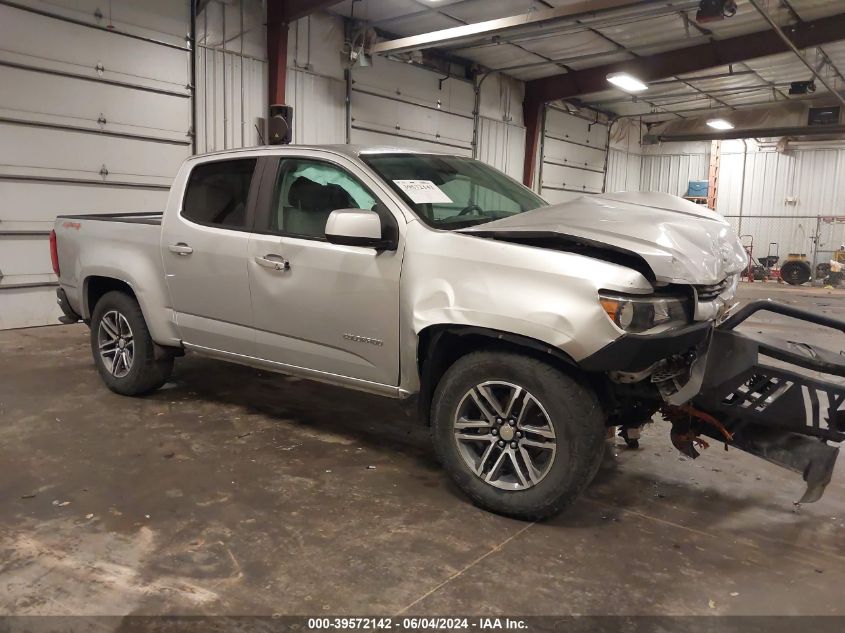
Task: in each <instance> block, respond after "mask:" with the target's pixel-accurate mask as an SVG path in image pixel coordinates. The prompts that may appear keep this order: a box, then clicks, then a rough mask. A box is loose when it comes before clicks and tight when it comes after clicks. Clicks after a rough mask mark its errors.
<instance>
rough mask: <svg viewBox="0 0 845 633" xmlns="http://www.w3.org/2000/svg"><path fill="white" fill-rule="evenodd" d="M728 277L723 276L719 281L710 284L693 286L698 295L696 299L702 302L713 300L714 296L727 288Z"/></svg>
mask: <svg viewBox="0 0 845 633" xmlns="http://www.w3.org/2000/svg"><path fill="white" fill-rule="evenodd" d="M729 279H730V278H729V277H725V278H724V279H723V280H722V281H720V282H719V283H717V284H713V285H710V286H693V287H694V288H695V292H696V294H697V295H698V300H699V301H704V302H707V301H713V300H714V299H715V298H716V297H718V296H719V295H720V294H722V293H723V292H724V291H725V290H727V288H728V283H729Z"/></svg>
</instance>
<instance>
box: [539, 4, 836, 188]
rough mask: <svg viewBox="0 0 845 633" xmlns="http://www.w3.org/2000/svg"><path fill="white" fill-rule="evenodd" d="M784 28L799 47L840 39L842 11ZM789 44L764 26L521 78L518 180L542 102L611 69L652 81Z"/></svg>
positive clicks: (600, 84) (590, 84)
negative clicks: (522, 139) (629, 57)
mask: <svg viewBox="0 0 845 633" xmlns="http://www.w3.org/2000/svg"><path fill="white" fill-rule="evenodd" d="M783 31H784V32H785V33H786V34H787V35H788V36H789V39H790V40H792V42H793V43H794V44H795V46H796V47H798V48H799V49H804V48H811V47H813V46H819V45H821V44H826V43H828V42H834V41H837V40H842V39H845V13H838V14H836V15H832V16H828V17H826V18H820V19H818V20H813V21H810V22H802V23H800V24H796V25H794V26H790V27H786V28H784V29H783ZM789 50H790V48H789V47H788V46H787V45H786V43H785V42H784V41H783V40H782V39H781V38H780V36H779V35H778V34H777V33H775V32H774V31H771V30H766V31H758V32H756V33H748V34H746V35H740V36H737V37H731V38H727V39H724V40H715V41H710V42H707V43H706V44H700V45H697V46H690V47H687V48H681V49H675V50H671V51H666V52H663V53H657V54H655V55H648V56H645V57H638V58H637V59H632V60H629V61H624V62H617V63H613V64H605V65H603V66H595V67H592V68H585V69H583V70H576V71H573V72H570V73H565V74H562V75H554V76H552V77H543V78H541V79H534V80H532V81H529V82H526V84H525V100H524V102H523V103H524V105H523V108H524V110H525V112H524V114H525V121H526V139H525V152H526V155H525V170H524V173H523V182H524V183H525V184H526V185H528V184H529V183H530V182H531V180H532V178H533V175H534V153H533V152H532V155H531V157H530V159H529V156H528V151H529V150H530V149H532V148H533V149H534V150H535V151H536V147H537V143H538V139H537V138H531V136H530V135H529V134H528V132H529V131H532V130H531V128H530V127H529V126H528V122H529V121H530V120H531V117H532V116H535V113H536V112H537V111H538V110H539V109H541V108H542V104H543V103H548V102H550V101H555V100H556V99H570V98H572V97H577V96H578V95H582V94H589V93H591V92H600V91H602V90H606V89H607V88H608V84H607V75H608V74H610V73H614V72H627V73H630V74H632V75H634V76H635V77H637V78H638V79H641V80H643V81H646V82H647V81H656V80H658V79H665V78H667V77H672V76H674V75H682V74H685V73H692V72H696V71H699V70H705V69H707V68H713V67H714V66H723V65H726V64H736V63H739V62H743V61H746V60H749V59H754V58H756V57H765V56H767V55H775V54H777V53H786V52H789ZM533 132H534V134H535V135H536V134H539V132H540V130H539V127H538V126H535V129H534V130H533Z"/></svg>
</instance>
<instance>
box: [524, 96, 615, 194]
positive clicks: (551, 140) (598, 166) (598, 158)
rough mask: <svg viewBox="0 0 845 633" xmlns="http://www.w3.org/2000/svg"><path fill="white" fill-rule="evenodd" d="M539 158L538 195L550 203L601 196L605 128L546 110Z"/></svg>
mask: <svg viewBox="0 0 845 633" xmlns="http://www.w3.org/2000/svg"><path fill="white" fill-rule="evenodd" d="M544 120H545V124H544V127H543V139H542V143H541V146H542V151H541V155H540V171H539V174H540V175H539V177H540V195H541V196H542V197H543V198H545V199H546V200H549V201H550V202H563V201H565V200H568V199H571V198H572V197H573V196H577V195H583V194H596V193H601V192H602V188H603V186H604V174H605V160H606V158H605V157H606V155H607V151H608V150H607V142H608V127H607V125H606V124H604V123H600V122H596V121H595V120H590V119H587V118H585V117H584V116H581V115H576V114H572V113H569V112H564V111H562V110H560V109H558V108H554V107H547V108H546V111H545V117H544Z"/></svg>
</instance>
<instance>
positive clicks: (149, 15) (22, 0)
mask: <svg viewBox="0 0 845 633" xmlns="http://www.w3.org/2000/svg"><path fill="white" fill-rule="evenodd" d="M15 2H16V4H19V5H22V6H26V7H32V8H33V9H37V10H40V11H47V12H49V13H54V14H56V15H59V16H62V17H67V18H71V19H73V20H79V21H81V22H85V23H86V24H92V25H96V26H99V27H102V28H107V29H110V30H117V31H119V32H123V33H129V34H131V35H139V36H141V37H149V38H152V39H156V40H160V41H162V42H166V43H170V44H173V45H178V46H185V37H186V35H187V34H188V30H187V29H186V25H187V24H188V23H189V20H190V17H191V15H190V5H189V4H188V3H187V2H179V1H176V2H174V0H143V2H137V1H135V0H110V1H109V2H103V0H15ZM98 14H99V15H98Z"/></svg>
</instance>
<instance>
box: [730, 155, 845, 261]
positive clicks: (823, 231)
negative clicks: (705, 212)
mask: <svg viewBox="0 0 845 633" xmlns="http://www.w3.org/2000/svg"><path fill="white" fill-rule="evenodd" d="M746 146H747V152H746ZM720 174H721V176H720V183H719V196H718V201H717V205H716V210H717V211H719V212H720V213H722V214H723V215H725V216H729V219H730V221H731V223H732V225H733V226H734V229H736V230H737V232H738V233H740V234H742V235H745V236H749V237H748V238H746V241H750V238H752V237H753V239H754V253H755V254H757V255H766V254H768V252H769V251H770V250H771V251H774V250H775V249H777V250H778V252H779V254H781V255H785V254H787V253H790V252H793V253H807V254H808V256H810V255H811V254H812V253H813V252H814V251H815V250H818V253H817V260H818V261H824V260H825V259H827V258H828V257H829V254H830V252H832V251H833V250H836V249H837V248H838V247H839V246H840V245H841V244H842V239H843V238H845V230H843V227H845V224H844V223H843V222H841V221H830V220H829V219H826V218H831V217H841V216H843V215H845V146H843V147H825V146H824V143H817V144H815V145H814V144H812V143H807V144H803V145H800V146H798V147H797V148H792V149H789V148H788V149H787V151H785V152H781V151H777V148H776V145H775V144H774V143H766V144H762V145H760V144H758V143H757V142H755V141H754V140H748V141H747V142H746V145H744V144H743V143H742V141H729V142H725V143H723V144H722V159H721V167H720ZM743 174H744V178H743ZM819 218H822V219H819ZM817 232H818V238H817V239H816V238H815V236H816V233H817ZM816 241H817V242H818V246H816ZM770 245H771V248H770ZM774 245H777V246H776V247H775V246H774Z"/></svg>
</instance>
